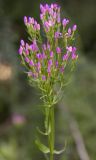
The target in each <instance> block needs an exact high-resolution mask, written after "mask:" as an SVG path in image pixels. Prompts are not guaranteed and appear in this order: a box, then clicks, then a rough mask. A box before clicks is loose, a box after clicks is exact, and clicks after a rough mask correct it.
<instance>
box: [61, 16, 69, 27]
mask: <svg viewBox="0 0 96 160" xmlns="http://www.w3.org/2000/svg"><path fill="white" fill-rule="evenodd" d="M68 23H69V20H68V19H65V18H64V19H63V20H62V25H63V26H64V27H66V25H67V24H68Z"/></svg>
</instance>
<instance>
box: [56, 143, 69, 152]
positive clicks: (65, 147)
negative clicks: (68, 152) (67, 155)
mask: <svg viewBox="0 0 96 160" xmlns="http://www.w3.org/2000/svg"><path fill="white" fill-rule="evenodd" d="M66 145H67V144H66V142H65V147H64V148H63V149H62V150H60V151H57V150H54V154H61V153H63V152H64V151H65V149H66Z"/></svg>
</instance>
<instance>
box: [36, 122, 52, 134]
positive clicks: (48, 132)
mask: <svg viewBox="0 0 96 160" xmlns="http://www.w3.org/2000/svg"><path fill="white" fill-rule="evenodd" d="M37 131H38V132H39V133H41V134H42V135H44V136H48V135H49V134H50V132H51V128H50V125H49V129H48V131H47V132H42V131H41V130H40V129H39V127H37Z"/></svg>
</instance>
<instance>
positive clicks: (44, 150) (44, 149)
mask: <svg viewBox="0 0 96 160" xmlns="http://www.w3.org/2000/svg"><path fill="white" fill-rule="evenodd" d="M35 144H36V145H37V146H38V148H39V150H40V151H41V152H43V153H45V154H47V153H49V152H50V150H49V148H48V147H46V146H45V145H44V144H42V143H41V142H40V141H39V140H36V141H35Z"/></svg>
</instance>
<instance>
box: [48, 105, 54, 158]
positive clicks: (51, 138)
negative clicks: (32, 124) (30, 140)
mask: <svg viewBox="0 0 96 160" xmlns="http://www.w3.org/2000/svg"><path fill="white" fill-rule="evenodd" d="M49 125H50V134H49V136H48V139H49V148H50V159H49V160H54V137H55V136H54V135H55V129H54V106H52V107H50V108H49Z"/></svg>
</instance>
